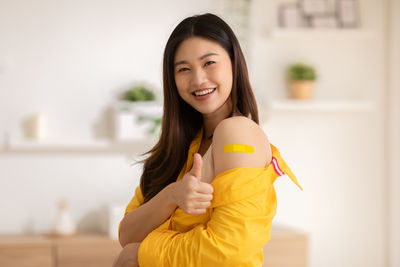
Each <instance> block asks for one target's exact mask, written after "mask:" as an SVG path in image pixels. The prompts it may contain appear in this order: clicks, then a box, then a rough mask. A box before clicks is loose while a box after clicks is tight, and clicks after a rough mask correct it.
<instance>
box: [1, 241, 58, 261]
mask: <svg viewBox="0 0 400 267" xmlns="http://www.w3.org/2000/svg"><path fill="white" fill-rule="evenodd" d="M53 248H54V246H53V244H52V242H51V241H50V240H48V239H45V238H42V237H39V236H32V237H27V236H2V237H0V266H10V267H14V266H15V267H17V266H18V267H53V266H54V265H53V263H54V254H53Z"/></svg>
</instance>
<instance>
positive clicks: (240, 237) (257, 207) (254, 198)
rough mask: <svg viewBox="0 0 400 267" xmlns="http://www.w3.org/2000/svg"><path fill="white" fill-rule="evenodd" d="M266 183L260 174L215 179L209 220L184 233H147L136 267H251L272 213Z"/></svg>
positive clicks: (244, 171) (238, 172)
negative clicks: (247, 264)
mask: <svg viewBox="0 0 400 267" xmlns="http://www.w3.org/2000/svg"><path fill="white" fill-rule="evenodd" d="M270 178H271V177H268V175H265V172H264V171H263V170H262V169H261V168H255V169H254V168H237V169H235V170H229V171H227V172H224V173H223V174H222V175H221V176H220V177H218V176H217V177H216V178H215V180H218V181H217V182H216V184H214V192H215V195H216V196H217V195H220V196H221V198H219V197H216V198H214V199H213V202H212V205H211V208H212V213H211V217H210V220H209V221H208V222H206V223H204V224H198V225H196V226H195V227H194V228H192V229H191V230H190V231H187V232H185V233H181V232H177V231H173V230H169V229H167V228H165V227H164V228H162V227H161V228H157V229H156V230H154V231H152V232H151V233H150V234H149V235H148V236H147V237H146V238H145V239H144V240H143V242H142V243H141V245H140V247H139V254H138V257H139V266H141V267H148V266H191V267H194V266H219V267H223V266H237V265H240V264H243V263H246V262H249V261H251V260H252V259H253V258H254V257H255V255H256V254H257V253H259V252H260V251H261V250H262V248H263V246H264V245H265V244H266V243H267V242H268V240H269V239H270V230H271V225H272V218H273V217H274V215H275V213H276V195H275V190H274V187H273V183H272V182H271V181H272V179H270ZM229 181H230V182H229ZM226 190H229V191H226ZM222 192H224V193H222ZM221 193H222V194H221Z"/></svg>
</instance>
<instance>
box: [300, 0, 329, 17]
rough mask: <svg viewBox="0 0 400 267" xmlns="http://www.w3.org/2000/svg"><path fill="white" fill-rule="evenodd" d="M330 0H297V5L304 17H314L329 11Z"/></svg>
mask: <svg viewBox="0 0 400 267" xmlns="http://www.w3.org/2000/svg"><path fill="white" fill-rule="evenodd" d="M330 2H331V1H330V0H299V5H300V8H301V12H302V14H303V15H304V16H305V17H314V16H322V15H324V14H327V13H329V12H331V11H332V10H331V5H330Z"/></svg>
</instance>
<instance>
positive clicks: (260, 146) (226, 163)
mask: <svg viewBox="0 0 400 267" xmlns="http://www.w3.org/2000/svg"><path fill="white" fill-rule="evenodd" d="M227 145H228V146H227ZM229 145H246V146H247V147H248V148H251V147H252V148H253V149H254V150H253V151H252V152H250V153H248V152H226V150H225V151H224V147H225V148H227V147H229ZM226 146H227V147H226ZM212 154H213V157H214V174H215V176H217V175H218V174H220V173H221V172H224V171H226V170H229V169H232V168H239V167H257V168H263V167H265V166H266V165H268V164H269V163H270V161H271V159H272V152H271V147H270V145H269V142H268V139H267V136H266V135H265V133H264V132H263V130H262V129H261V128H260V126H259V125H257V124H256V123H255V122H253V121H252V120H250V119H248V118H245V117H231V118H228V119H225V120H223V121H221V122H220V123H219V124H218V126H217V127H216V128H215V130H214V135H213V145H212Z"/></svg>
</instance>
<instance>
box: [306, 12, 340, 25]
mask: <svg viewBox="0 0 400 267" xmlns="http://www.w3.org/2000/svg"><path fill="white" fill-rule="evenodd" d="M311 27H312V28H323V29H334V28H339V21H338V19H337V16H336V14H335V13H331V14H324V15H315V16H313V17H312V18H311Z"/></svg>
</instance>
